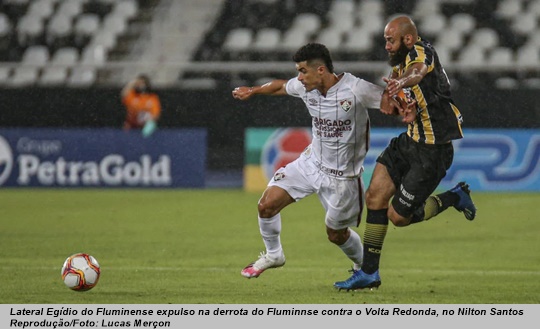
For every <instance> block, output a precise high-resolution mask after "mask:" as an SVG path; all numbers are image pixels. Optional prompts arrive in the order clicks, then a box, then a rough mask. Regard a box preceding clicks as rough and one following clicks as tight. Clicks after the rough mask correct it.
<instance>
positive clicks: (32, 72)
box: [8, 66, 39, 87]
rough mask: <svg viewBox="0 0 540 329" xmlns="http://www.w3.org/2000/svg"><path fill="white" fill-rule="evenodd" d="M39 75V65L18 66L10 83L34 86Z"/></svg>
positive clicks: (12, 84)
mask: <svg viewBox="0 0 540 329" xmlns="http://www.w3.org/2000/svg"><path fill="white" fill-rule="evenodd" d="M38 77H39V69H38V68H37V67H28V66H18V67H16V68H15V69H14V71H13V75H12V77H11V79H10V80H9V83H8V85H9V86H11V87H27V86H33V85H35V83H36V82H37V80H38Z"/></svg>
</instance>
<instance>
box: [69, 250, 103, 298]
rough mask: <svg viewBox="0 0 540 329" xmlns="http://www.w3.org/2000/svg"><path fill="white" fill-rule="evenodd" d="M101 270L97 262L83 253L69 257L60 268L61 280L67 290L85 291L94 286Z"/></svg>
mask: <svg viewBox="0 0 540 329" xmlns="http://www.w3.org/2000/svg"><path fill="white" fill-rule="evenodd" d="M100 274H101V270H100V268H99V264H98V262H97V260H96V259H95V258H94V257H92V256H90V255H88V254H85V253H77V254H74V255H71V256H69V257H68V258H67V259H66V261H65V262H64V265H63V266H62V280H64V283H65V284H66V286H68V288H70V289H72V290H75V291H87V290H90V289H92V288H94V287H95V286H96V284H97V283H98V280H99V276H100Z"/></svg>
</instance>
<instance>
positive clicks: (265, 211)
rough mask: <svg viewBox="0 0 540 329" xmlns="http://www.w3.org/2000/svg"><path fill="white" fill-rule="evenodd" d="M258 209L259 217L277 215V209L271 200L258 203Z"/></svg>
mask: <svg viewBox="0 0 540 329" xmlns="http://www.w3.org/2000/svg"><path fill="white" fill-rule="evenodd" d="M258 211H259V217H260V218H271V217H274V216H275V215H277V213H278V212H279V209H278V208H277V207H276V206H273V205H272V203H271V202H262V201H260V202H259V204H258Z"/></svg>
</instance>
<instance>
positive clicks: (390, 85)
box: [383, 78, 403, 97]
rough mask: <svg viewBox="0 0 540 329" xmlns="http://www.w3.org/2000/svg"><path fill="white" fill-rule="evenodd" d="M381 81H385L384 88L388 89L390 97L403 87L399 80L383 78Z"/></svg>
mask: <svg viewBox="0 0 540 329" xmlns="http://www.w3.org/2000/svg"><path fill="white" fill-rule="evenodd" d="M383 81H384V82H386V90H388V95H389V96H390V97H393V96H396V95H397V94H398V92H399V91H400V90H401V89H402V88H403V86H402V85H401V82H400V81H399V80H396V79H389V78H383Z"/></svg>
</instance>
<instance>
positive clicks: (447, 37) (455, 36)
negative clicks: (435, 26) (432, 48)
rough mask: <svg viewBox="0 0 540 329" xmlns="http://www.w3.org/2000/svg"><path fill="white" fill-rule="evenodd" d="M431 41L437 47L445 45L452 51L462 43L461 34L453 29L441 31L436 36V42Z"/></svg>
mask: <svg viewBox="0 0 540 329" xmlns="http://www.w3.org/2000/svg"><path fill="white" fill-rule="evenodd" d="M433 43H434V44H435V45H436V46H438V47H445V48H447V49H448V50H450V51H454V50H457V49H459V48H460V47H461V46H462V45H463V35H462V33H461V32H459V31H457V30H454V29H450V30H445V31H441V32H440V33H439V35H438V36H437V37H436V42H435V41H434V42H433Z"/></svg>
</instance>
